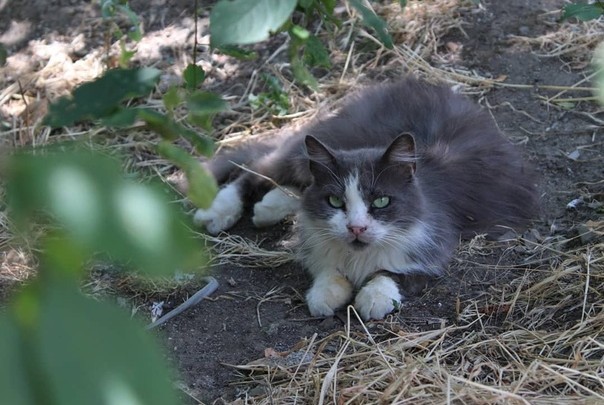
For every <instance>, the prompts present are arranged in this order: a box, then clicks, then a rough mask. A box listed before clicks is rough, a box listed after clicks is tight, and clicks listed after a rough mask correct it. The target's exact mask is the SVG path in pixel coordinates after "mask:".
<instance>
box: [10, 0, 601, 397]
mask: <svg viewBox="0 0 604 405" xmlns="http://www.w3.org/2000/svg"><path fill="white" fill-rule="evenodd" d="M7 3H8V5H7ZM192 3H193V2H191V1H184V0H183V1H180V0H179V1H171V2H167V1H165V0H153V1H142V0H140V1H138V0H137V1H132V2H131V4H132V8H133V9H134V10H135V11H136V12H137V13H139V14H140V15H141V17H142V18H143V20H144V22H145V27H146V31H147V35H148V36H151V37H153V36H156V37H157V38H163V39H165V36H166V35H168V36H170V35H172V36H179V35H180V36H181V37H179V38H180V39H178V40H177V41H174V42H170V41H167V42H166V45H162V46H161V49H160V50H159V51H160V52H154V49H153V43H150V44H147V43H145V44H143V45H144V46H142V48H144V51H145V52H147V51H148V52H149V53H148V55H147V54H144V52H143V51H141V54H140V55H139V56H140V58H141V61H142V62H143V63H148V62H152V63H154V64H156V65H157V66H160V67H161V68H162V69H164V68H165V69H167V70H168V69H170V66H171V65H173V64H174V63H175V61H177V60H178V59H179V58H181V57H182V55H189V54H190V50H191V43H192V39H191V31H190V30H191V23H192V19H191V16H192V10H191V7H192ZM563 4H564V2H563V1H547V0H541V1H535V0H508V1H504V2H501V1H495V0H489V1H483V2H482V6H481V8H476V7H474V8H470V9H469V10H470V11H468V10H466V12H464V13H463V15H462V19H463V20H464V22H465V24H464V26H463V30H464V32H460V31H458V30H454V31H452V32H450V33H449V34H447V36H445V37H444V38H442V39H441V40H440V47H439V49H440V48H444V47H446V46H447V44H456V46H458V47H460V49H461V53H460V55H459V58H458V59H457V60H456V61H455V62H454V63H455V64H456V65H457V66H459V67H465V68H467V69H469V70H474V71H476V72H478V73H480V75H482V76H488V77H491V78H500V79H504V80H503V83H511V84H522V85H528V86H530V87H523V88H514V87H504V86H496V87H494V88H493V89H491V90H490V91H488V92H486V93H485V94H483V95H480V96H474V97H475V98H476V101H477V102H479V103H480V104H482V105H483V106H484V107H485V108H488V109H489V110H490V112H491V113H492V115H493V117H494V119H495V120H496V121H497V123H498V125H499V127H500V128H501V129H502V130H503V131H504V132H505V133H506V134H507V135H508V136H509V137H510V138H511V139H512V140H514V141H515V142H517V143H519V144H522V145H523V147H524V150H525V154H526V157H527V159H528V160H529V161H530V162H532V163H533V164H534V166H535V167H536V169H537V171H538V173H539V175H540V189H541V192H542V207H543V208H542V213H541V216H540V217H539V218H537V219H536V220H535V222H534V225H533V227H532V228H531V229H530V230H529V231H528V233H526V234H525V237H524V238H522V239H518V238H515V237H514V238H512V239H513V240H512V241H509V242H505V241H503V242H496V243H493V242H487V241H484V240H482V239H476V240H473V241H471V242H464V243H463V244H462V246H461V247H460V249H459V253H458V255H457V256H456V258H455V259H454V260H453V262H452V263H451V267H450V269H449V270H448V273H447V274H446V275H445V276H443V277H442V278H440V279H439V280H434V281H432V282H430V284H429V286H428V288H426V289H424V290H423V291H421V292H420V293H419V294H417V295H416V296H412V297H410V299H409V301H407V302H406V303H405V304H404V305H403V307H402V308H401V310H400V311H399V312H398V313H397V314H395V315H393V317H391V318H390V319H389V320H388V321H387V322H389V323H391V324H392V323H398V324H399V325H400V328H401V329H404V330H427V329H430V328H434V327H440V326H441V325H442V324H443V323H445V324H454V323H455V322H456V320H457V316H458V315H459V311H460V307H462V308H463V307H464V306H465V305H467V304H468V303H469V302H471V300H478V301H480V297H481V296H482V295H484V294H487V293H488V292H489V290H490V288H491V287H492V286H493V285H498V286H503V288H505V286H506V285H507V283H509V282H510V280H512V279H514V278H515V277H517V276H518V274H519V272H522V273H523V272H525V271H526V269H527V268H529V269H530V268H534V269H535V271H539V269H538V265H537V264H532V263H535V262H536V261H535V257H534V256H533V252H532V249H531V241H533V242H535V243H539V242H541V241H542V240H543V239H544V238H556V237H560V238H562V237H568V236H572V235H576V234H577V233H579V231H580V229H581V225H582V224H584V223H585V222H586V221H588V220H590V219H592V220H596V219H601V218H602V214H601V212H598V211H597V210H596V209H593V208H590V207H589V206H588V205H587V204H583V205H579V206H578V207H577V208H574V209H568V208H567V204H568V203H569V202H570V201H571V200H574V199H576V198H579V197H582V196H583V197H588V198H589V197H590V196H594V195H598V194H600V195H601V193H602V192H603V189H604V186H603V184H602V180H603V179H604V159H603V156H604V139H603V138H602V127H601V125H599V123H598V122H596V121H595V120H594V119H592V118H591V117H595V116H597V113H598V111H599V107H598V106H597V105H595V104H593V103H592V102H583V101H576V102H574V103H573V105H572V108H569V109H563V108H558V107H556V106H554V105H552V104H548V103H545V102H544V101H543V100H542V99H540V98H539V96H543V95H549V96H551V95H553V94H555V93H556V91H552V90H547V89H544V88H543V87H540V86H544V85H557V86H571V85H573V84H575V83H577V82H579V81H580V80H581V79H582V78H583V77H584V76H585V71H584V70H582V69H573V68H572V63H573V61H572V56H568V57H542V56H538V55H537V54H536V52H535V49H531V48H529V47H527V46H523V45H520V44H518V43H517V42H515V41H511V38H512V36H522V37H538V36H540V35H543V34H545V33H547V32H550V31H552V30H555V29H557V28H558V24H557V18H558V17H559V14H557V13H554V11H556V10H558V9H559V8H560V7H561V6H562V5H563ZM3 5H4V6H3ZM98 15H99V10H98V7H96V6H94V5H91V4H90V2H89V1H85V0H70V1H66V0H63V1H61V0H39V1H30V2H21V1H8V2H6V1H4V2H2V1H0V39H1V40H2V41H4V42H5V43H6V44H7V45H8V48H9V51H10V54H11V55H20V56H19V57H22V58H24V60H32V61H38V62H39V61H40V59H39V58H38V57H36V56H35V55H33V54H32V53H31V52H32V50H31V49H32V47H31V44H32V42H31V41H37V40H44V41H46V43H50V42H52V40H55V39H56V40H62V41H64V42H67V43H72V40H73V39H74V38H76V37H77V36H78V35H82V38H83V42H84V43H83V45H81V46H74V49H73V50H72V51H71V53H70V55H71V57H72V60H73V61H77V60H79V59H83V58H85V56H86V54H87V53H88V52H89V51H91V50H93V49H99V48H98V47H102V46H103V44H104V43H105V42H104V41H105V40H104V35H103V30H102V27H101V26H100V25H98V21H99V20H98ZM206 16H207V14H206ZM201 22H202V23H201V27H200V30H201V32H202V34H201V38H202V39H203V38H206V39H207V36H206V35H207V21H206V20H204V19H202V21H201ZM166 29H167V30H168V31H165V30H166ZM280 40H282V38H277V39H275V40H272V41H271V42H270V43H269V44H268V46H258V49H259V51H260V53H261V58H260V59H259V60H258V61H256V62H246V63H247V65H245V64H241V65H237V64H236V63H235V62H233V61H232V60H231V59H230V58H222V59H221V58H220V57H207V58H204V57H203V55H202V57H201V58H202V59H204V60H205V61H207V63H213V64H214V68H213V70H210V80H209V82H208V83H209V86H210V87H212V88H214V89H215V90H217V91H219V92H221V93H222V94H229V95H230V96H231V97H232V98H231V100H237V96H240V95H241V94H243V92H244V90H245V88H246V86H247V84H248V82H249V80H250V77H251V75H252V73H253V71H254V69H262V68H263V67H262V66H261V64H262V61H263V58H262V56H266V55H269V54H270V51H271V50H274V49H275V48H276V47H277V46H278V45H280V43H281V42H282V41H281V42H280ZM202 42H203V40H202ZM204 49H206V48H202V51H201V52H202V54H203V52H204ZM28 58H29V59H28ZM31 68H32V69H34V70H35V66H33V65H32V66H31ZM585 68H588V66H585ZM16 74H18V72H12V73H11V72H9V73H7V76H4V77H0V80H2V79H4V80H6V82H5V85H8V83H10V82H11V80H12V81H14V80H15V79H16V76H15V75H16ZM21 74H23V72H21ZM398 74H402V69H400V68H399V69H398V70H397V69H396V68H394V67H393V68H392V70H389V71H387V75H388V76H389V77H394V76H396V75H398ZM368 75H369V76H371V73H368ZM374 79H375V80H381V79H382V77H381V75H376V77H375V78H374ZM370 81H371V80H369V79H367V80H366V82H370ZM582 85H583V86H589V85H590V83H589V82H587V83H584V84H582ZM0 89H1V87H0ZM59 92H60V91H59ZM586 95H588V94H585V93H584V92H575V93H573V92H568V93H567V94H566V95H565V96H564V97H573V96H578V97H582V96H586ZM471 97H473V96H471ZM585 113H587V114H585ZM223 124H224V125H228V124H229V120H228V119H227V118H225V120H224V122H221V123H220V124H219V125H223ZM283 124H285V122H276V124H275V125H276V126H279V125H283ZM598 182H599V183H598ZM288 230H289V226H288V224H287V223H285V224H282V225H280V226H276V227H274V228H271V229H268V230H256V229H254V228H253V227H252V226H251V222H250V221H249V219H247V218H244V219H243V220H242V221H241V223H239V224H238V225H237V226H236V228H235V229H233V230H232V232H233V233H236V234H240V235H243V236H246V237H249V238H251V239H253V240H261V241H264V242H263V243H262V246H263V247H265V248H276V249H278V248H279V241H281V240H282V239H284V238H287V234H288ZM587 242H589V241H585V243H587ZM577 243H583V242H581V241H580V240H579V242H577ZM552 254H555V253H552ZM520 268H522V270H519V269H520ZM210 273H211V275H213V276H214V277H216V278H217V279H218V281H219V282H220V287H219V289H218V290H217V291H216V292H215V293H214V294H213V295H212V297H211V298H210V299H208V300H205V301H204V302H203V303H202V304H200V305H198V306H197V307H196V308H193V309H191V310H189V311H187V312H185V313H183V314H182V315H180V316H178V317H177V318H175V319H174V320H172V321H169V322H168V323H167V324H166V325H165V326H163V327H161V328H160V330H158V331H157V332H154V333H156V334H157V335H158V337H159V339H160V340H161V341H162V342H163V344H164V345H165V347H166V349H167V356H168V357H169V358H170V359H171V360H172V361H173V362H174V364H175V366H176V368H177V369H178V372H179V376H180V385H181V387H182V388H183V390H184V391H185V392H187V393H188V395H190V398H191V401H193V402H194V399H193V398H196V399H197V400H199V401H202V402H204V403H212V402H213V401H215V400H217V399H221V400H224V401H225V402H229V401H232V400H234V399H236V398H238V397H242V396H243V397H245V396H246V395H248V396H253V395H255V394H258V393H263V392H264V391H263V388H262V387H261V386H254V385H252V386H250V385H246V384H237V383H238V382H241V381H242V380H241V379H240V376H239V374H238V373H237V371H236V370H235V369H234V368H233V367H231V366H230V365H242V364H247V363H249V362H251V361H254V360H257V359H263V358H266V357H270V353H272V351H271V350H270V349H272V350H274V351H276V352H283V351H287V350H290V349H291V348H293V347H295V345H296V344H297V343H298V342H300V341H301V340H304V339H310V338H312V337H313V336H314V335H315V334H316V336H317V337H318V338H321V337H324V336H326V335H328V334H329V333H331V332H333V331H335V330H338V329H342V328H343V327H344V326H345V325H346V323H347V315H346V312H345V311H342V312H341V313H339V314H338V315H337V316H335V317H333V318H328V319H312V318H310V316H309V314H308V312H307V309H306V307H305V303H304V298H303V295H304V292H305V291H306V289H307V288H308V287H309V283H310V279H309V277H308V276H307V275H306V274H305V272H304V271H303V269H301V268H300V267H298V266H297V265H293V264H290V265H284V266H281V267H278V268H244V267H240V266H235V265H221V266H217V267H214V268H212V269H211V270H210ZM10 285H11V284H10V283H8V282H6V281H2V279H0V299H5V296H4V294H5V293H6V291H7V289H8V288H9V287H10ZM184 295H185V294H183V293H181V294H177V295H172V296H170V297H169V302H168V305H169V306H175V305H177V304H179V303H180V302H182V300H183V298H184ZM380 324H381V323H380V322H372V323H370V324H369V327H370V328H374V329H375V328H379V327H380ZM495 326H496V325H495ZM267 349H269V350H267ZM219 403H220V401H219Z"/></svg>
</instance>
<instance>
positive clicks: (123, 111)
mask: <svg viewBox="0 0 604 405" xmlns="http://www.w3.org/2000/svg"><path fill="white" fill-rule="evenodd" d="M138 111H139V110H137V109H136V108H118V109H117V110H116V111H115V112H114V113H113V114H111V115H109V116H106V117H102V118H101V124H102V125H105V126H107V127H118V128H123V127H128V126H130V125H132V124H134V122H135V121H136V117H137V115H138Z"/></svg>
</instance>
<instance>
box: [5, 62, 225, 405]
mask: <svg viewBox="0 0 604 405" xmlns="http://www.w3.org/2000/svg"><path fill="white" fill-rule="evenodd" d="M204 76H205V74H204V72H203V70H202V69H200V68H197V67H195V66H190V67H188V68H187V70H186V71H185V77H184V83H185V84H184V86H183V87H182V88H177V87H174V88H172V89H170V90H169V91H168V92H167V93H166V94H165V95H164V98H163V100H164V104H165V107H166V110H167V113H166V114H163V113H160V112H158V111H155V110H152V109H150V108H146V107H133V106H132V105H128V104H127V103H126V102H127V101H129V100H130V99H131V98H133V97H134V98H138V97H143V96H146V95H147V94H148V93H149V92H151V91H152V90H153V89H154V87H155V84H156V82H157V79H158V77H159V71H157V70H155V69H149V68H141V69H115V70H110V71H108V72H107V73H106V74H105V75H103V76H101V77H100V78H98V79H97V80H95V81H92V82H90V83H86V84H84V85H82V86H80V87H79V88H77V89H76V90H75V91H74V92H73V94H72V95H71V96H69V97H64V98H61V99H59V100H57V102H55V103H53V104H51V106H50V108H49V114H48V116H47V117H46V118H45V121H44V122H45V124H47V125H50V126H53V127H58V126H68V125H73V124H75V123H79V122H82V121H88V120H93V121H95V122H99V123H102V124H103V125H107V126H116V127H123V126H128V125H131V124H133V123H134V122H135V121H136V120H142V121H143V122H145V123H146V125H147V126H148V127H149V128H150V129H153V130H155V131H156V132H157V133H158V134H160V136H161V137H162V140H161V141H160V142H159V143H158V144H157V146H156V147H157V151H158V153H159V154H161V155H162V156H165V157H166V158H168V159H170V160H172V161H173V162H175V164H177V165H178V166H179V167H181V168H182V169H183V170H184V172H185V173H186V174H187V176H188V177H189V181H190V184H191V187H190V189H189V198H190V199H191V201H193V202H194V203H195V204H197V205H198V206H200V207H207V206H209V205H210V203H211V201H212V199H213V197H214V194H215V192H216V184H215V182H214V180H213V178H212V177H210V176H209V175H208V174H207V173H206V172H205V171H204V170H203V169H202V167H201V165H200V164H199V162H198V161H197V159H195V158H194V157H193V156H191V155H190V154H189V153H188V152H187V151H186V150H184V149H182V148H181V147H179V146H177V145H175V144H174V143H173V141H174V140H176V139H177V138H179V137H180V138H184V139H186V140H187V141H189V142H190V143H191V144H192V145H193V146H195V148H196V150H197V151H198V152H199V153H203V154H206V155H210V154H211V153H212V151H213V142H212V141H211V139H210V138H209V137H208V136H207V135H200V134H198V133H197V132H195V131H193V130H192V129H189V128H187V127H185V126H184V125H183V124H181V123H179V122H178V121H176V119H175V118H174V113H175V110H176V109H177V108H179V106H181V105H186V106H187V107H188V109H189V120H190V121H191V122H196V123H201V124H203V126H204V128H206V130H208V129H209V128H210V125H211V118H212V116H213V115H214V114H215V113H216V112H218V111H221V110H223V109H224V108H225V106H226V104H225V102H224V101H223V100H222V99H221V98H220V97H219V96H217V95H215V94H212V93H208V92H205V91H202V90H199V86H200V85H201V84H202V83H203V80H204ZM2 174H3V177H4V178H5V179H6V182H7V185H6V187H7V197H8V203H9V210H10V213H11V216H12V218H13V220H14V222H15V223H16V225H17V226H18V227H19V228H20V231H19V233H20V234H27V231H28V230H29V229H30V228H31V227H32V226H34V225H35V227H36V229H39V228H40V227H41V226H42V227H43V229H46V232H45V234H44V236H43V237H42V242H41V245H40V246H37V249H36V250H38V251H40V252H42V253H41V254H40V257H39V262H40V266H39V276H38V278H37V279H36V280H35V281H33V282H31V284H30V285H28V286H27V287H26V288H24V289H23V290H22V291H20V292H19V293H18V294H17V296H16V297H15V299H14V300H13V302H12V303H11V304H10V305H9V307H8V309H7V311H6V313H4V314H2V315H1V316H0V356H1V358H2V359H3V362H2V363H1V364H0V392H1V393H2V394H1V395H2V402H3V403H10V404H38V403H44V404H51V405H53V404H61V405H63V404H82V403H87V404H89V403H91V404H116V405H121V404H125V403H131V404H158V405H160V404H161V405H163V404H176V403H178V401H177V398H176V395H175V393H174V391H173V389H172V387H171V384H170V373H169V372H168V370H167V369H166V367H165V365H164V362H163V359H162V356H160V354H159V350H158V349H157V347H156V344H155V343H154V342H153V340H152V339H151V336H150V335H147V334H146V333H145V332H144V331H143V330H142V328H140V327H139V326H137V325H136V323H135V322H133V321H132V320H131V319H129V317H128V316H127V315H126V314H125V313H123V312H121V311H119V310H117V309H116V308H113V307H112V306H111V305H109V304H107V303H102V302H95V301H92V300H90V299H87V298H85V297H84V296H83V295H82V294H81V293H80V292H79V291H78V286H79V279H80V278H81V275H82V274H83V269H84V268H85V267H86V266H85V265H86V263H87V261H89V260H90V258H94V259H103V260H111V261H119V262H121V263H122V265H123V266H126V267H128V268H134V269H136V270H138V271H140V272H142V273H146V274H148V275H152V276H157V275H170V274H173V272H174V271H175V270H182V271H186V270H190V269H196V268H199V267H201V266H203V264H204V262H205V260H204V258H203V254H202V253H201V247H200V246H199V244H198V243H196V242H195V241H194V240H193V239H192V238H191V233H190V230H189V227H188V226H187V221H186V220H185V218H184V217H183V216H182V215H181V214H180V213H179V212H178V211H176V210H175V207H174V206H171V204H170V201H169V199H168V197H167V195H166V190H164V189H163V188H161V187H160V186H159V185H153V184H141V183H139V182H135V181H132V180H126V179H125V178H124V176H123V175H122V174H121V170H120V164H119V162H117V161H115V160H114V159H111V158H109V157H106V156H103V155H101V154H100V153H98V152H95V151H94V150H90V149H89V148H83V147H82V146H81V145H78V144H76V143H66V144H59V145H54V146H52V147H46V148H38V149H35V150H30V151H22V152H18V153H14V154H13V155H12V156H10V157H9V158H8V159H7V161H6V162H5V164H4V165H3V173H2Z"/></svg>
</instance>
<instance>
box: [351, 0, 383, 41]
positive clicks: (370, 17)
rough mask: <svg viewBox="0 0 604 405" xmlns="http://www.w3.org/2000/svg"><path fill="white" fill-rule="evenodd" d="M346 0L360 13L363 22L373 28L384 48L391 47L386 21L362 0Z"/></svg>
mask: <svg viewBox="0 0 604 405" xmlns="http://www.w3.org/2000/svg"><path fill="white" fill-rule="evenodd" d="M348 1H349V2H350V4H351V5H352V6H353V7H354V8H355V9H356V10H357V11H358V12H359V13H360V14H361V17H362V18H363V23H364V24H365V25H367V26H368V27H371V28H373V29H374V30H375V32H376V34H377V36H378V39H379V40H380V42H382V43H383V44H384V46H385V47H386V48H388V49H392V47H393V46H394V45H393V43H392V37H391V36H390V34H389V33H388V27H387V25H386V22H385V21H384V20H382V19H381V18H380V17H379V16H378V15H377V14H376V13H375V12H374V11H373V10H372V9H371V8H369V7H367V5H366V4H365V3H364V2H363V1H362V0H348Z"/></svg>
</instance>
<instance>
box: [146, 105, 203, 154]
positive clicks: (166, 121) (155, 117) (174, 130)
mask: <svg viewBox="0 0 604 405" xmlns="http://www.w3.org/2000/svg"><path fill="white" fill-rule="evenodd" d="M139 117H140V118H141V119H142V120H143V121H145V123H146V124H147V126H148V127H149V128H150V129H151V130H153V131H154V132H157V133H158V134H159V135H160V136H161V137H162V138H163V139H167V140H170V141H173V140H176V139H177V138H178V137H179V136H182V137H183V138H185V139H186V140H188V141H189V142H191V144H193V146H194V147H195V150H196V151H197V152H199V153H201V154H202V155H204V156H212V154H213V153H214V142H213V141H212V140H211V139H210V138H208V137H207V136H202V135H200V134H198V133H197V132H195V131H192V130H190V129H189V128H187V127H185V126H183V125H182V124H179V123H178V122H176V121H174V120H173V119H172V118H170V117H168V116H165V115H163V114H160V113H158V112H157V111H153V110H149V109H140V110H139ZM206 117H209V115H206Z"/></svg>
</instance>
